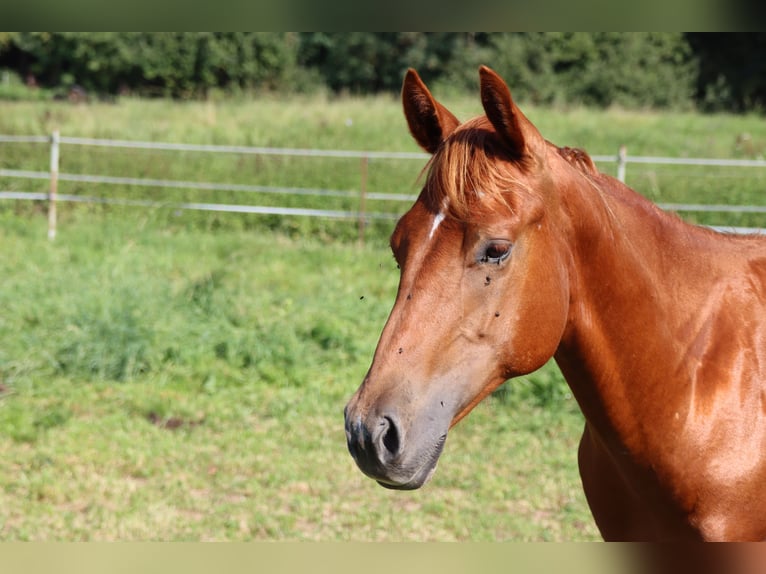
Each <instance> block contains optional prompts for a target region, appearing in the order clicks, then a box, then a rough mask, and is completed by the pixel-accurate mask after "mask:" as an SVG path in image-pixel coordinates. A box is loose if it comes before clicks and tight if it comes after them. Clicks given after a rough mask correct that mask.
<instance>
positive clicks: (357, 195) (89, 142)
mask: <svg viewBox="0 0 766 574" xmlns="http://www.w3.org/2000/svg"><path fill="white" fill-rule="evenodd" d="M0 143H10V144H13V143H16V144H20V143H25V144H45V145H48V146H49V148H50V150H49V156H50V168H49V171H31V170H21V169H0V177H2V178H21V179H29V180H45V181H46V182H47V191H44V192H39V191H37V192H25V191H3V190H0V199H6V200H20V201H29V200H33V201H47V203H48V236H49V238H51V239H53V238H54V237H55V236H56V204H57V202H79V203H99V204H114V205H127V206H136V207H150V208H152V207H153V208H156V207H170V208H174V209H186V210H201V211H216V212H231V213H251V214H271V215H287V216H303V217H325V218H334V219H351V220H357V221H358V225H359V235H360V239H362V238H363V233H364V227H365V225H366V223H367V222H368V221H370V220H373V219H396V218H398V217H399V213H393V212H376V211H369V210H368V209H367V201H390V202H412V201H413V200H414V199H415V196H414V195H412V194H396V193H382V192H373V191H369V190H368V189H367V187H368V185H367V171H368V164H369V161H370V160H375V159H396V160H418V161H420V162H424V161H426V160H427V159H428V158H429V157H430V156H428V155H427V154H424V153H412V152H385V151H354V150H321V149H300V148H272V147H255V146H227V145H203V144H185V143H170V142H145V141H132V140H113V139H96V138H79V137H67V136H61V135H60V134H59V133H58V132H54V133H52V134H51V135H50V136H39V135H30V136H25V135H1V134H0ZM62 146H95V147H106V148H123V149H144V150H166V151H181V152H199V153H215V154H244V155H267V156H268V155H271V156H297V157H314V158H319V157H325V158H346V159H356V160H358V161H359V188H358V189H356V190H348V189H346V190H340V189H324V188H311V187H290V186H270V185H245V184H235V183H225V182H205V181H187V180H175V179H159V178H137V177H120V176H112V175H104V174H77V173H60V172H59V164H60V154H61V151H60V150H61V147H62ZM591 157H592V159H593V160H594V161H595V162H596V163H612V164H614V165H615V167H616V175H617V178H618V179H620V180H621V181H623V182H624V181H625V179H626V171H627V166H628V164H652V165H666V166H714V167H733V168H760V169H763V168H766V160H748V159H713V158H670V157H655V156H629V155H628V154H627V151H626V148H625V147H624V146H622V147H621V148H620V149H619V150H618V152H617V153H616V154H614V155H593V156H591ZM60 181H66V182H78V183H85V184H94V185H96V184H103V185H121V186H136V187H144V188H152V189H163V188H166V189H167V188H176V189H189V190H192V189H193V190H207V191H231V192H251V193H265V194H282V195H294V196H324V197H341V198H351V199H355V200H356V201H357V205H358V209H357V210H333V209H313V208H308V207H288V206H267V205H253V204H250V203H242V204H239V203H237V204H232V203H212V202H187V201H181V202H178V201H162V200H157V199H127V198H119V197H96V196H90V195H74V194H59V193H58V184H59V182H60ZM658 205H659V206H660V207H662V208H663V209H666V210H670V211H676V212H684V211H690V212H720V213H766V206H755V205H725V204H700V203H694V204H691V203H662V202H658ZM717 228H718V229H722V230H726V231H732V232H753V231H760V230H761V229H760V228H753V227H717Z"/></svg>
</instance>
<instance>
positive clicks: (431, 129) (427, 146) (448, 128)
mask: <svg viewBox="0 0 766 574" xmlns="http://www.w3.org/2000/svg"><path fill="white" fill-rule="evenodd" d="M402 104H403V105H404V115H405V117H406V118H407V124H408V125H409V126H410V133H411V134H412V137H414V138H415V141H417V142H418V144H419V145H420V147H422V148H423V149H424V150H426V151H427V152H429V153H434V152H435V151H436V150H437V148H438V147H439V145H440V144H441V143H442V142H443V141H444V140H445V139H447V136H449V135H450V134H451V133H452V132H453V131H454V130H455V128H456V127H457V126H458V124H460V122H459V121H458V119H457V118H456V117H455V116H453V115H452V113H451V112H450V111H449V110H448V109H447V108H445V107H444V106H443V105H441V104H440V103H439V102H437V101H436V100H435V99H434V97H433V96H432V95H431V92H429V91H428V88H427V87H426V85H425V84H424V83H423V80H421V79H420V76H418V73H417V72H416V71H415V70H413V69H412V68H410V69H409V70H407V75H406V76H405V77H404V85H403V86H402Z"/></svg>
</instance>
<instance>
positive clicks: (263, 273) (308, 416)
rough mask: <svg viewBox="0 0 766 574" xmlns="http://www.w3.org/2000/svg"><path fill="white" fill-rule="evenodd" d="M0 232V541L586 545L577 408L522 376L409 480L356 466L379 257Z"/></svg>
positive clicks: (94, 234)
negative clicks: (349, 437) (390, 479)
mask: <svg viewBox="0 0 766 574" xmlns="http://www.w3.org/2000/svg"><path fill="white" fill-rule="evenodd" d="M2 223H3V225H2V226H0V240H2V243H3V245H4V256H3V257H2V258H1V259H0V273H1V274H2V275H3V277H6V278H7V280H6V281H5V282H4V285H3V288H2V290H0V297H1V298H2V300H1V301H0V303H1V304H2V307H3V309H4V312H3V314H2V319H0V377H1V379H0V381H1V382H2V385H3V388H4V391H5V392H4V393H3V394H2V395H0V397H1V398H0V456H1V457H2V459H3V461H4V464H3V465H2V466H0V484H2V485H3V488H2V489H0V538H2V539H3V540H147V539H151V540H259V539H279V540H510V539H513V540H565V539H591V538H593V537H594V536H595V530H594V527H593V525H592V523H591V521H590V518H589V515H588V511H587V509H586V507H585V503H584V499H583V495H582V493H581V490H580V486H579V480H578V478H577V471H576V464H575V452H576V442H577V438H578V434H579V431H580V428H581V418H580V415H579V414H578V413H577V411H576V408H575V406H574V404H573V401H572V400H571V399H570V398H567V397H566V396H560V397H557V398H555V399H553V400H551V399H549V398H544V399H543V402H545V404H546V405H547V408H544V407H542V406H539V405H536V404H535V401H534V398H535V396H536V395H535V393H534V389H533V388H532V385H531V384H530V382H529V379H527V380H521V381H517V382H516V383H514V385H515V386H514V387H513V390H512V391H510V392H509V391H506V392H503V393H499V394H498V395H497V396H496V397H495V398H493V399H491V400H489V401H487V402H486V403H485V404H484V405H482V406H481V407H480V408H478V409H477V410H476V412H475V413H474V414H473V415H472V416H471V417H469V418H468V419H467V420H466V421H465V422H464V423H461V424H460V425H459V426H458V427H457V428H456V429H454V431H453V433H452V434H451V438H450V441H449V444H448V447H447V448H446V451H445V454H444V456H443V459H442V461H441V463H440V466H441V468H440V469H439V472H438V473H437V475H436V477H435V479H434V480H433V482H432V483H431V484H430V485H428V486H427V487H426V488H425V489H423V490H421V491H418V492H412V493H400V492H391V491H387V490H384V489H382V488H380V487H379V486H377V485H376V484H375V483H374V482H373V481H370V480H369V479H366V478H365V477H363V476H362V474H361V473H360V472H359V471H358V470H357V469H356V467H355V465H354V463H353V461H352V460H351V457H350V456H349V455H348V453H347V452H346V448H345V437H344V433H343V421H342V411H343V406H344V404H345V402H346V400H347V399H348V397H349V396H350V395H351V394H352V393H353V391H354V390H355V388H356V387H357V385H358V384H359V382H360V381H361V379H362V377H363V376H364V372H365V370H366V368H367V366H368V364H369V360H370V358H371V355H372V351H373V349H374V345H375V342H376V340H377V337H378V334H379V332H380V329H381V327H382V325H383V322H384V321H385V318H386V316H387V313H388V310H389V308H390V305H391V302H392V300H393V295H394V292H395V289H396V283H397V278H398V275H397V270H396V266H395V264H394V262H393V259H392V258H391V256H390V254H389V253H388V251H387V250H386V249H385V248H384V247H381V246H366V247H358V246H355V245H349V244H343V243H337V242H336V243H332V244H322V243H319V242H317V241H314V240H304V239H290V238H287V237H284V236H280V235H273V234H260V233H254V234H251V233H245V232H238V231H226V230H224V231H220V230H219V231H217V232H212V231H194V232H190V231H187V230H185V229H184V228H183V227H177V228H165V229H162V228H158V227H157V226H150V225H146V224H145V223H143V222H141V221H140V220H136V221H125V220H116V219H112V218H103V219H101V220H100V221H96V222H93V221H89V220H87V219H85V218H83V219H82V220H77V221H73V222H71V223H72V224H71V225H70V226H68V227H67V228H66V229H65V230H64V231H62V234H61V235H60V236H59V237H58V238H57V241H56V242H55V243H50V242H48V241H47V240H46V239H45V238H44V236H43V235H41V234H39V233H37V232H36V231H37V229H35V228H38V229H39V228H40V227H41V226H43V225H44V221H43V220H42V218H40V219H34V218H33V219H24V220H21V219H19V218H17V217H16V216H14V215H9V214H7V213H6V214H5V215H4V217H3V219H2ZM542 376H554V377H555V376H556V374H555V372H553V374H552V375H551V374H550V373H548V374H543V375H542Z"/></svg>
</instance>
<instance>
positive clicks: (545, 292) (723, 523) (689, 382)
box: [345, 67, 766, 540]
mask: <svg viewBox="0 0 766 574" xmlns="http://www.w3.org/2000/svg"><path fill="white" fill-rule="evenodd" d="M479 75H480V86H481V101H482V105H483V108H484V115H481V116H479V117H476V118H474V119H472V120H469V121H466V122H465V123H461V122H460V121H458V119H457V118H456V117H455V116H454V115H453V114H452V113H451V112H450V111H448V110H447V109H446V108H445V107H444V106H443V105H441V104H440V103H439V102H437V101H436V100H435V99H434V97H433V96H432V95H431V93H430V92H429V90H428V88H427V87H426V85H425V84H424V83H423V81H422V80H421V79H420V77H419V76H418V75H417V73H416V72H415V71H414V70H409V71H408V72H407V74H406V77H405V80H404V86H403V90H402V99H403V104H404V113H405V116H406V118H407V122H408V124H409V129H410V132H411V133H412V135H413V137H414V138H415V140H416V141H417V142H418V144H420V146H421V147H422V148H423V149H425V150H426V151H428V152H429V153H431V154H432V158H431V160H430V162H429V165H428V171H427V175H426V177H425V181H424V186H423V189H422V192H421V193H420V195H419V197H418V199H417V201H416V202H415V204H414V205H413V206H412V207H411V209H410V210H409V211H408V212H407V213H406V214H405V215H404V216H403V217H402V218H401V220H400V221H399V223H398V224H397V226H396V229H395V231H394V232H393V234H392V236H391V249H392V251H393V254H394V257H395V258H396V261H397V262H398V264H399V266H400V269H401V277H400V282H399V289H398V293H397V296H396V301H395V303H394V307H393V309H392V311H391V314H390V317H389V319H388V321H387V323H386V325H385V327H384V329H383V332H382V334H381V337H380V341H379V343H378V346H377V349H376V350H375V355H374V358H373V362H372V365H371V366H370V369H369V371H368V373H367V376H366V377H365V379H364V381H363V383H362V384H361V386H360V387H359V389H358V390H357V392H356V394H355V395H354V396H353V397H352V398H351V400H350V401H349V403H348V405H347V406H346V410H345V428H346V437H347V441H348V448H349V451H350V453H351V455H352V456H353V458H354V459H355V461H356V463H357V465H358V466H359V468H360V469H361V470H362V472H364V473H365V474H366V475H368V476H370V477H372V478H373V479H375V480H377V481H378V482H379V483H380V484H381V485H383V486H385V487H387V488H393V489H415V488H419V487H420V486H422V485H423V484H424V483H425V482H426V481H428V480H429V478H430V477H431V476H432V474H433V472H434V469H435V468H436V463H437V459H438V458H439V455H440V453H441V452H442V449H443V447H444V443H445V440H446V438H447V432H448V430H449V429H450V428H451V427H452V426H453V425H455V424H456V423H457V422H458V421H459V420H460V419H462V418H463V417H464V416H466V415H467V414H468V413H469V412H470V411H471V409H473V408H474V407H475V406H476V405H477V404H478V403H479V402H480V401H481V400H482V399H483V398H484V397H486V396H487V395H489V394H490V393H492V391H493V390H494V389H496V388H497V387H498V386H499V385H501V384H502V383H503V382H504V381H506V380H507V379H510V378H513V377H516V376H519V375H523V374H526V373H530V372H531V371H534V370H535V369H538V368H539V367H541V366H542V365H543V364H544V363H546V362H547V361H548V360H549V359H550V358H551V357H553V358H555V360H556V362H557V364H558V365H559V367H560V369H561V371H562V373H563V374H564V377H565V378H566V380H567V382H568V384H569V386H570V387H571V390H572V393H573V395H574V397H575V398H576V400H577V402H578V404H579V406H580V408H581V410H582V412H583V415H584V417H585V429H584V432H583V435H582V439H581V441H580V447H579V452H578V463H579V469H580V475H581V478H582V484H583V488H584V491H585V495H586V498H587V501H588V504H589V506H590V509H591V512H592V514H593V516H594V519H595V521H596V524H597V525H598V528H599V530H600V532H601V534H602V536H603V537H604V538H605V539H607V540H684V539H691V540H694V539H697V540H759V539H764V538H766V240H764V239H762V238H760V237H757V236H734V235H724V234H719V233H716V232H714V231H712V230H709V229H705V228H701V227H697V226H693V225H689V224H686V223H684V222H682V221H681V220H680V219H679V218H678V217H676V216H674V215H672V214H668V213H665V212H663V211H662V210H660V209H659V208H658V207H657V206H655V205H654V204H652V203H651V202H650V201H648V200H646V199H644V198H643V197H642V196H640V195H639V194H637V193H636V192H634V191H632V190H631V189H629V188H628V187H626V186H625V185H623V184H622V183H620V182H619V181H617V180H616V179H614V178H612V177H609V176H607V175H605V174H602V173H600V172H599V171H598V170H597V169H596V167H595V166H594V164H593V162H592V160H591V159H590V157H589V156H588V155H587V154H586V153H585V152H583V151H581V150H577V149H571V148H566V147H563V148H562V147H557V146H555V145H553V144H552V143H550V142H548V141H546V140H545V139H544V138H543V136H542V135H541V134H540V132H539V131H538V130H537V128H536V127H535V126H534V125H533V124H532V123H531V122H530V121H529V120H528V119H527V118H526V117H525V116H524V114H522V112H521V111H520V110H519V108H518V107H517V106H516V104H515V103H514V101H513V100H512V98H511V93H510V91H509V89H508V87H507V86H506V84H505V82H504V81H503V80H502V79H501V78H500V77H499V76H498V75H497V74H496V73H495V72H493V71H492V70H490V69H489V68H487V67H481V68H480V71H479ZM511 384H512V383H511Z"/></svg>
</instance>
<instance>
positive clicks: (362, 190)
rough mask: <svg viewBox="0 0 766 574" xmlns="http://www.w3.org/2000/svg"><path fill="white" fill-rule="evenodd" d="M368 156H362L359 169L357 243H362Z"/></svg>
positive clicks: (364, 223)
mask: <svg viewBox="0 0 766 574" xmlns="http://www.w3.org/2000/svg"><path fill="white" fill-rule="evenodd" d="M368 163H369V158H368V157H367V156H366V155H364V156H362V160H361V165H360V166H359V167H360V171H361V181H360V186H359V244H360V245H362V244H364V227H365V225H366V222H365V210H366V204H367V165H368Z"/></svg>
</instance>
